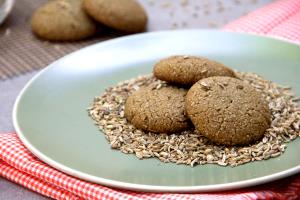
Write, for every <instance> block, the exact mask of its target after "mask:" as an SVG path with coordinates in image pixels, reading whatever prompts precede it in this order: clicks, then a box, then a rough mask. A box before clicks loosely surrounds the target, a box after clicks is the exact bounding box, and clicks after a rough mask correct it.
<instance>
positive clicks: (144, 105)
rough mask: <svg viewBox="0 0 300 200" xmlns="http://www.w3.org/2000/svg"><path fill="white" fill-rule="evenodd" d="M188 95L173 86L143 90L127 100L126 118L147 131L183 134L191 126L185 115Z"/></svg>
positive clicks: (183, 90)
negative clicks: (186, 96)
mask: <svg viewBox="0 0 300 200" xmlns="http://www.w3.org/2000/svg"><path fill="white" fill-rule="evenodd" d="M186 93H187V91H186V90H185V89H180V88H177V87H172V86H166V87H162V88H160V89H153V88H151V87H146V88H142V89H140V90H139V91H137V92H135V93H133V94H132V95H131V96H129V97H128V99H127V100H126V104H125V117H126V118H127V120H128V121H129V122H131V123H132V124H133V125H134V126H135V127H136V128H138V129H142V130H145V131H151V132H155V133H174V132H181V131H183V130H185V129H187V128H189V127H190V125H191V123H190V120H189V119H188V117H187V116H186V113H185V95H186Z"/></svg>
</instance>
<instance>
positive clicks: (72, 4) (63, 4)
mask: <svg viewBox="0 0 300 200" xmlns="http://www.w3.org/2000/svg"><path fill="white" fill-rule="evenodd" d="M31 27H32V31H33V32H34V33H35V34H36V35H37V36H38V37H40V38H43V39H46V40H56V41H71V40H79V39H83V38H87V37H89V36H92V35H94V34H95V33H96V29H97V27H96V23H95V22H94V21H93V20H92V19H91V18H90V17H89V16H88V15H87V14H86V13H85V12H84V10H83V9H82V0H53V1H49V2H47V3H46V4H44V5H43V6H41V7H40V8H38V9H37V10H36V11H35V13H34V14H33V16H32V19H31Z"/></svg>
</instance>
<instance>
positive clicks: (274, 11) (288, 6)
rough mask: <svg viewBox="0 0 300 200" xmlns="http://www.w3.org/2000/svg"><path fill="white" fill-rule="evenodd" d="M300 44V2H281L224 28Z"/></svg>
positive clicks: (288, 0) (297, 0)
mask: <svg viewBox="0 0 300 200" xmlns="http://www.w3.org/2000/svg"><path fill="white" fill-rule="evenodd" d="M223 30H228V31H234V32H243V33H254V34H258V35H266V36H271V37H275V38H281V39H286V40H290V41H292V42H296V43H300V0H279V1H276V2H275V3H272V4H269V5H267V6H265V7H263V8H261V9H258V10H256V11H254V12H252V13H250V14H248V15H246V16H244V17H242V18H240V19H238V20H236V21H233V22H231V23H229V24H227V25H226V26H225V27H223Z"/></svg>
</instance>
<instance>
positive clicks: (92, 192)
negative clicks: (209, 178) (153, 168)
mask: <svg viewBox="0 0 300 200" xmlns="http://www.w3.org/2000/svg"><path fill="white" fill-rule="evenodd" d="M0 176H3V177H5V178H7V179H8V180H11V181H13V182H16V183H18V184H20V185H23V186H24V187H26V188H28V189H31V190H33V191H35V192H38V193H40V194H43V195H45V196H48V197H51V198H54V199H78V200H79V199H101V200H102V199H112V200H113V199H116V200H117V199H132V200H137V199H146V200H150V199H151V200H152V199H156V200H175V199H176V200H177V199H184V200H194V199H203V200H206V199H216V200H218V199H220V200H221V199H232V200H235V199H236V200H240V199H245V200H246V199H247V200H249V199H265V198H267V199H299V197H300V174H299V175H295V176H292V177H289V178H286V179H283V180H280V181H276V182H273V183H270V184H265V185H262V186H256V187H252V188H247V189H241V190H235V191H228V192H219V193H202V194H170V193H142V192H131V191H124V190H117V189H112V188H108V187H105V186H101V185H97V184H93V183H89V182H86V181H83V180H79V179H77V178H74V177H72V176H69V175H66V174H64V173H62V172H60V171H58V170H56V169H53V168H52V167H50V166H48V165H47V164H45V163H43V162H41V161H40V160H38V159H37V158H36V157H34V156H33V155H32V154H31V153H30V152H29V151H28V150H27V149H26V148H25V146H24V145H23V144H22V142H21V141H20V140H19V138H18V137H17V135H16V134H13V133H9V134H0Z"/></svg>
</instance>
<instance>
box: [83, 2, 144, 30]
mask: <svg viewBox="0 0 300 200" xmlns="http://www.w3.org/2000/svg"><path fill="white" fill-rule="evenodd" d="M83 6H84V8H85V10H86V12H87V13H88V14H89V15H90V16H91V17H93V18H94V19H95V20H96V21H98V22H100V23H102V24H105V25H106V26H108V27H111V28H114V29H117V30H120V31H125V32H129V33H134V32H141V31H143V30H145V28H146V24H147V14H146V12H145V10H144V9H143V7H142V6H141V5H140V4H139V3H138V2H137V1H135V0H84V1H83Z"/></svg>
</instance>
